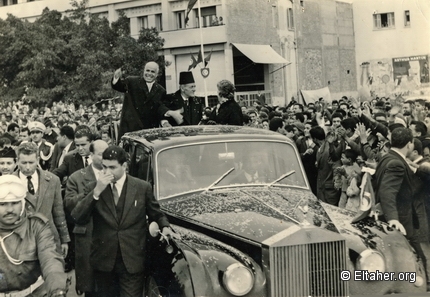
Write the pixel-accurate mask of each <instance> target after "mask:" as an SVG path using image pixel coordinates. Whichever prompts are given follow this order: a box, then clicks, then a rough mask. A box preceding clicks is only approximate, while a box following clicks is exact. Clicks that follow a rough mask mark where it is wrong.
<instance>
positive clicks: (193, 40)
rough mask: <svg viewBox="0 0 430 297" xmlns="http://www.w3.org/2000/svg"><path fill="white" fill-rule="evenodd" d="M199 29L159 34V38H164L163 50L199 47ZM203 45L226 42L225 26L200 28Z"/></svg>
mask: <svg viewBox="0 0 430 297" xmlns="http://www.w3.org/2000/svg"><path fill="white" fill-rule="evenodd" d="M199 30H200V29H199V28H186V29H178V30H172V31H163V32H160V36H161V37H162V38H164V40H165V43H164V48H165V49H168V48H178V47H186V46H197V45H200V32H199ZM202 30H203V43H204V44H215V43H224V42H227V33H226V26H225V25H220V26H211V27H205V28H202Z"/></svg>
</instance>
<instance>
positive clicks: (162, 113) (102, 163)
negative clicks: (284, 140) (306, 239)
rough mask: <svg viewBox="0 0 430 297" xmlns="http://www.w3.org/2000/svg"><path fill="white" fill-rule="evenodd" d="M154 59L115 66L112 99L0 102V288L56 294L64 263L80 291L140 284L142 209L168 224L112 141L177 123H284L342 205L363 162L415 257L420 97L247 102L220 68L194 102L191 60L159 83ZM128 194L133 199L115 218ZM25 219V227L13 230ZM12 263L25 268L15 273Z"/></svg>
mask: <svg viewBox="0 0 430 297" xmlns="http://www.w3.org/2000/svg"><path fill="white" fill-rule="evenodd" d="M158 71H159V66H158V65H157V64H156V63H155V62H149V63H147V64H146V65H145V68H144V71H143V80H142V77H137V76H132V77H123V75H122V71H121V69H118V70H117V71H115V73H114V77H113V79H112V87H113V89H115V90H117V91H119V92H123V93H125V95H124V101H123V102H122V103H120V101H114V100H106V101H103V102H101V103H100V104H97V105H92V106H83V105H82V104H81V105H79V106H76V105H74V104H66V103H64V102H62V101H59V102H53V103H52V105H50V106H49V107H48V106H44V107H42V108H36V107H32V106H30V105H29V104H26V103H24V101H22V100H18V101H17V102H13V103H11V102H9V103H7V104H5V105H4V106H3V107H2V109H1V110H2V112H1V113H0V124H1V127H0V129H1V130H2V131H0V132H1V137H0V172H1V175H2V176H1V177H0V193H1V194H0V239H1V241H2V245H1V249H0V264H1V265H0V275H1V273H3V274H6V276H7V277H5V278H3V279H6V280H8V281H7V283H6V285H3V282H2V281H1V280H0V292H1V293H4V292H15V291H17V292H21V291H23V292H24V291H25V290H28V288H30V285H32V284H34V283H38V286H36V288H37V289H36V288H35V286H33V287H32V289H31V290H32V292H33V291H34V290H45V291H49V292H50V296H65V294H66V293H65V291H66V280H65V275H64V272H65V271H68V270H70V269H73V268H75V269H76V271H75V273H76V290H77V291H78V292H79V293H85V296H103V297H105V296H139V294H141V292H142V290H143V283H142V279H143V272H144V267H143V263H144V261H143V258H144V256H145V253H144V251H145V241H144V239H143V238H142V237H141V236H140V235H139V234H143V233H144V231H145V230H146V228H147V226H146V223H145V222H146V220H145V216H146V215H148V216H149V217H150V219H152V220H154V221H157V222H158V224H159V226H160V228H161V230H162V233H163V234H165V235H166V236H174V233H173V231H171V230H170V228H169V223H168V221H167V219H166V217H165V216H164V215H163V214H162V213H161V212H160V210H159V206H158V203H157V202H156V199H155V197H154V196H153V194H152V189H151V186H150V185H149V184H148V183H146V182H144V181H140V180H138V179H135V178H133V177H131V176H128V175H127V173H126V171H127V162H126V159H127V156H126V154H125V151H124V150H123V149H121V148H120V147H118V146H115V144H116V142H117V140H118V139H119V138H120V137H121V136H122V135H123V134H124V133H126V132H129V131H135V130H139V129H147V128H155V127H169V126H178V125H240V126H249V127H254V128H260V129H268V130H271V131H274V132H278V133H281V134H284V135H285V136H286V137H288V138H290V139H291V140H292V141H293V142H294V143H295V145H296V148H297V150H298V153H299V154H300V157H301V159H302V163H303V166H304V169H305V172H306V175H307V178H308V181H309V184H310V187H311V190H312V192H313V193H314V194H315V195H316V196H317V198H318V199H319V200H321V201H323V202H326V203H329V204H332V205H336V206H339V207H341V208H346V209H349V210H351V211H356V212H357V211H360V207H361V206H362V205H361V200H360V198H361V196H362V195H360V194H361V193H362V189H360V188H361V187H362V185H363V184H364V183H363V178H364V177H363V176H364V172H367V173H370V174H371V175H373V178H372V180H373V186H372V188H373V191H374V193H375V199H376V201H375V203H376V204H378V203H379V204H380V206H381V209H380V211H381V217H382V216H384V217H385V220H386V221H387V222H388V223H389V224H390V225H391V226H392V227H393V228H396V229H398V230H400V231H401V232H402V233H403V234H405V235H406V237H407V238H408V239H409V241H410V242H411V244H412V246H413V247H414V248H415V249H416V250H417V252H418V254H419V255H420V257H421V258H422V259H423V261H425V259H426V258H425V255H424V253H423V251H422V249H421V247H420V246H421V245H422V244H426V243H428V241H429V238H428V231H429V230H428V225H429V221H430V191H429V188H428V186H427V185H428V182H430V179H429V175H430V173H429V167H430V135H429V133H428V131H430V130H429V129H430V103H429V102H425V101H424V100H420V99H419V100H415V101H405V102H403V103H402V105H401V106H400V105H398V104H397V102H398V101H396V102H392V101H391V100H390V99H389V98H384V97H381V98H375V99H373V100H371V101H363V102H358V101H357V100H355V99H353V98H348V97H342V98H341V99H339V100H333V101H332V102H325V100H324V98H320V100H318V101H317V102H312V103H307V104H302V103H298V102H295V101H294V100H293V101H291V102H290V103H289V104H288V105H287V106H272V105H268V104H265V102H264V100H263V102H262V101H261V100H260V101H258V100H257V101H255V102H253V103H252V106H247V105H246V104H245V103H244V102H243V101H240V100H239V101H238V102H237V101H236V100H235V87H234V85H233V84H232V83H231V82H230V81H228V80H222V81H220V82H219V83H218V84H217V89H218V101H219V102H218V104H217V105H216V106H213V107H205V106H204V103H203V100H202V99H201V98H198V97H196V96H195V90H196V85H195V81H194V77H193V75H192V73H191V72H181V73H180V78H179V89H178V91H177V92H175V93H173V94H166V91H165V90H164V88H163V87H162V86H161V85H159V84H158V83H157V82H156V78H157V76H158ZM136 190H138V192H137V191H136ZM137 193H145V195H141V194H140V195H137ZM130 199H131V200H133V201H135V202H134V203H135V205H137V204H138V205H139V206H140V208H139V211H138V212H133V213H132V214H130V213H129V214H128V215H127V218H124V219H123V220H120V219H119V218H121V217H122V215H123V214H124V213H125V212H124V208H125V207H127V205H128V203H127V201H128V200H130ZM141 199H143V200H142V203H141ZM99 201H103V202H104V203H101V202H99ZM138 202H139V203H138ZM120 222H121V223H120ZM19 228H21V229H19ZM26 228H27V229H28V230H30V231H28V232H27V233H25V231H20V230H27V229H26ZM32 232H33V233H32ZM23 234H33V235H31V236H29V238H26V240H27V241H26V244H25V245H26V246H27V248H29V247H31V246H33V247H36V246H41V245H42V246H43V249H33V250H32V256H31V257H26V258H22V257H21V256H22V255H24V252H22V249H23V248H22V249H21V248H17V245H19V243H18V241H17V239H16V238H15V237H16V236H25V235H23ZM14 236H15V237H14ZM106 242H109V244H103V243H106ZM130 244H131V245H130ZM136 246H139V247H141V248H138V249H136V248H135V247H136ZM45 247H46V248H45ZM36 250H37V252H36ZM41 251H43V252H41ZM29 254H30V252H29V253H28V255H29ZM25 255H27V254H25ZM63 258H65V263H64V262H63ZM35 259H39V261H38V263H39V264H36V263H35ZM20 265H26V267H28V268H26V271H27V272H28V274H29V275H31V277H30V276H23V277H18V276H17V275H18V272H17V267H19V266H20ZM3 267H11V268H10V269H9V268H8V269H7V270H4V269H3ZM41 271H42V272H43V276H44V280H45V284H44V285H41V283H42V282H40V281H39V280H38V277H39V276H40V272H41ZM25 292H28V291H25ZM23 296H24V295H23ZM38 296H39V295H38Z"/></svg>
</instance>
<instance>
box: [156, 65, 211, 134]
mask: <svg viewBox="0 0 430 297" xmlns="http://www.w3.org/2000/svg"><path fill="white" fill-rule="evenodd" d="M195 92H196V83H195V81H194V77H193V73H192V72H191V71H184V72H181V73H179V90H178V91H177V92H176V93H173V94H169V95H167V96H165V98H164V99H163V100H162V102H163V104H164V105H165V106H166V107H167V108H168V109H169V111H167V112H166V113H165V117H166V118H165V119H164V120H162V121H161V125H162V126H163V127H164V126H166V124H167V123H166V122H167V121H168V123H169V124H170V125H171V126H178V125H197V124H198V123H199V122H200V120H201V119H202V116H203V104H202V101H201V99H200V98H198V97H196V96H195ZM177 115H179V118H178V117H177Z"/></svg>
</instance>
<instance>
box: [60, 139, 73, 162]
mask: <svg viewBox="0 0 430 297" xmlns="http://www.w3.org/2000/svg"><path fill="white" fill-rule="evenodd" d="M71 146H72V143H71V142H70V143H69V144H68V145H66V146H65V147H64V149H63V152H62V153H61V156H60V160H59V161H58V166H60V165H61V164H63V162H64V157H65V156H66V155H67V153H68V152H69V149H70V147H71Z"/></svg>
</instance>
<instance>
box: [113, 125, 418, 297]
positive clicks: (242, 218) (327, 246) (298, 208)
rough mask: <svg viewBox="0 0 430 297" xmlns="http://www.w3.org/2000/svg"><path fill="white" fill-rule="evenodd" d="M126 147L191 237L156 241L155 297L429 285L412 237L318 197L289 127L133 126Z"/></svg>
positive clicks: (175, 223)
mask: <svg viewBox="0 0 430 297" xmlns="http://www.w3.org/2000/svg"><path fill="white" fill-rule="evenodd" d="M120 145H121V146H122V147H123V148H124V149H125V150H126V151H127V152H128V154H129V156H130V159H129V164H128V165H129V169H128V170H129V173H130V174H131V175H133V176H136V177H139V178H141V179H143V180H147V181H148V182H150V183H151V184H152V185H153V189H154V194H155V196H156V198H157V199H158V201H159V203H160V206H161V208H162V210H163V211H164V212H165V213H166V214H167V215H168V217H169V220H170V222H171V224H172V227H173V229H174V231H175V232H176V233H177V234H178V236H180V238H178V239H171V240H169V241H164V243H163V242H161V241H159V238H154V239H153V240H152V241H153V242H152V243H151V244H150V246H151V247H150V251H149V255H151V256H150V257H149V258H148V263H147V265H148V267H149V269H148V271H149V277H148V284H147V294H148V295H149V296H278V297H287V296H349V295H352V294H359V295H363V294H369V295H379V294H387V293H393V292H408V293H414V292H416V293H418V292H424V291H425V290H426V276H425V272H424V269H423V266H422V263H421V262H420V261H419V260H418V259H417V255H416V253H415V252H414V250H413V249H412V248H411V247H410V245H409V244H408V242H407V240H406V239H405V238H404V236H403V235H401V234H400V233H399V232H398V231H396V230H393V229H390V228H389V227H388V226H387V225H386V224H385V223H382V222H380V221H375V219H374V218H370V217H366V218H364V219H363V220H361V221H359V222H357V223H354V224H352V223H351V220H352V218H353V217H354V215H355V214H354V213H352V212H351V211H348V210H345V209H339V208H337V207H334V206H330V205H327V204H324V203H322V202H320V201H319V200H317V199H316V197H315V196H314V195H313V194H312V192H311V190H310V187H309V183H308V181H307V178H306V176H305V173H304V170H303V167H302V164H301V161H300V157H299V155H298V152H297V149H296V147H295V145H294V144H293V142H292V141H290V140H289V139H288V138H286V137H285V136H283V135H281V134H279V133H273V132H270V131H267V130H263V129H253V128H245V127H235V126H185V127H172V128H159V129H150V130H142V131H136V132H131V133H127V134H125V135H124V136H123V138H122V140H121V144H120ZM152 227H153V226H151V228H152ZM151 233H152V235H153V236H156V235H157V233H159V230H157V228H156V227H155V229H154V228H152V230H151ZM402 272H409V273H410V274H408V275H405V274H401V273H402ZM366 273H367V274H366ZM378 273H379V274H378ZM388 273H393V274H392V275H391V276H389V277H392V278H393V279H397V280H393V279H391V278H388V277H387V275H389V274H388ZM357 278H359V279H360V280H359V281H355V280H354V279H357ZM401 280H402V281H401Z"/></svg>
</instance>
